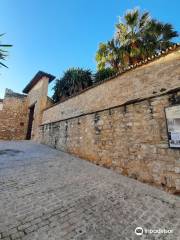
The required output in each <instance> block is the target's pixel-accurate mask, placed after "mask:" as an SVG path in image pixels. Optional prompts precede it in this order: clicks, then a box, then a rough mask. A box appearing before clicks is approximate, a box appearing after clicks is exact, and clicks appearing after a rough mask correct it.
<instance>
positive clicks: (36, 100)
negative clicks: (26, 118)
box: [27, 77, 51, 140]
mask: <svg viewBox="0 0 180 240" xmlns="http://www.w3.org/2000/svg"><path fill="white" fill-rule="evenodd" d="M48 82H49V79H48V78H47V77H42V79H41V80H39V81H38V83H37V84H36V85H35V86H34V87H33V88H32V89H31V90H30V91H29V93H28V96H27V98H28V107H31V106H33V105H35V109H34V121H33V126H32V134H31V138H32V139H34V140H38V139H39V137H38V128H39V125H40V124H41V123H42V114H43V110H44V109H45V108H46V107H47V106H48V105H49V106H51V105H50V100H49V101H48V100H47V91H48Z"/></svg>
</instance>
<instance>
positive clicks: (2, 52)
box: [0, 34, 12, 68]
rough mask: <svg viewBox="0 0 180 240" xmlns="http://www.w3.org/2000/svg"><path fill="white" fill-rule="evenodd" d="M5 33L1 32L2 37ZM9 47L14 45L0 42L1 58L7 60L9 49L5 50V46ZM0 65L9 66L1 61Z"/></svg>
mask: <svg viewBox="0 0 180 240" xmlns="http://www.w3.org/2000/svg"><path fill="white" fill-rule="evenodd" d="M3 35H4V34H0V38H1V37H2V36H3ZM8 47H12V45H9V44H0V60H3V61H4V60H6V57H7V50H4V48H8ZM0 65H1V66H3V67H6V68H7V66H6V65H5V64H4V63H2V62H1V61H0Z"/></svg>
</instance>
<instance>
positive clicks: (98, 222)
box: [0, 141, 180, 240]
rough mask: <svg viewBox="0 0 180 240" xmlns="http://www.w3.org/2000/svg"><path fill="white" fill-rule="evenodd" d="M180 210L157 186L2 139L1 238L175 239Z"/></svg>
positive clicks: (174, 199)
mask: <svg viewBox="0 0 180 240" xmlns="http://www.w3.org/2000/svg"><path fill="white" fill-rule="evenodd" d="M178 214H179V212H178V198H177V197H175V196H173V195H170V194H167V193H165V192H163V191H161V190H158V189H156V188H154V187H151V186H147V185H145V184H143V183H140V182H137V181H136V180H133V179H129V178H127V177H124V176H121V175H120V174H117V173H115V172H113V171H111V170H108V169H105V168H102V167H98V166H95V165H93V164H91V163H89V162H87V161H84V160H81V159H79V158H77V157H74V156H71V155H69V154H66V153H63V152H59V151H57V150H55V149H51V148H49V147H47V146H44V145H40V144H35V143H33V142H31V141H28V142H27V141H21V142H20V141H13V142H4V141H0V239H3V240H13V239H18V240H20V239H23V240H61V239H62V240H66V239H74V240H101V239H102V240H106V239H111V240H131V239H135V240H136V239H148V240H149V239H160V240H163V239H172V240H176V239H180V238H178V236H180V232H178V231H179V230H178V229H180V226H179V227H178V220H179V219H180V218H179V217H180V215H178ZM136 227H142V228H143V229H159V228H161V229H170V230H172V231H173V232H172V233H168V234H164V233H161V234H150V233H149V234H143V235H142V236H138V235H136V234H135V233H134V230H135V228H136ZM144 231H145V230H144ZM178 234H179V235H178Z"/></svg>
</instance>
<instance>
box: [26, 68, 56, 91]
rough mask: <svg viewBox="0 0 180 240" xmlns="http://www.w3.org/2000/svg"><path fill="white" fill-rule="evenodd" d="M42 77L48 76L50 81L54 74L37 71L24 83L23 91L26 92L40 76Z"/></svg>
mask: <svg viewBox="0 0 180 240" xmlns="http://www.w3.org/2000/svg"><path fill="white" fill-rule="evenodd" d="M42 77H47V78H49V83H50V82H52V81H53V80H54V79H55V76H53V75H51V74H49V73H46V72H43V71H38V72H37V73H36V75H35V76H34V77H33V79H32V80H31V81H30V82H29V83H28V84H27V85H26V87H25V88H24V89H23V93H26V94H27V93H28V92H29V91H30V90H31V89H32V88H33V87H34V86H35V85H36V84H37V82H38V81H39V80H40V79H41V78H42Z"/></svg>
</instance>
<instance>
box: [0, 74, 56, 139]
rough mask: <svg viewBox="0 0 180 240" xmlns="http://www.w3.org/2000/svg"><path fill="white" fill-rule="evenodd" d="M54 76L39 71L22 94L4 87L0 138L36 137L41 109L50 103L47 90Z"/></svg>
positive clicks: (0, 104) (0, 109)
mask: <svg viewBox="0 0 180 240" xmlns="http://www.w3.org/2000/svg"><path fill="white" fill-rule="evenodd" d="M54 78H55V77H54V76H52V75H50V74H47V73H44V72H42V71H39V72H38V73H37V74H36V75H35V76H34V78H33V79H32V80H31V81H30V82H29V84H28V85H27V86H26V87H25V88H24V90H23V93H24V94H19V93H15V92H13V91H12V90H10V89H6V91H5V96H4V99H3V100H1V102H0V139H4V140H14V139H17V140H23V139H34V140H36V139H38V134H37V133H38V127H39V125H40V124H41V118H42V113H43V110H44V109H45V108H46V107H49V106H51V105H52V101H51V100H50V99H49V98H48V96H47V92H48V83H50V82H51V81H52V80H53V79H54Z"/></svg>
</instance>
